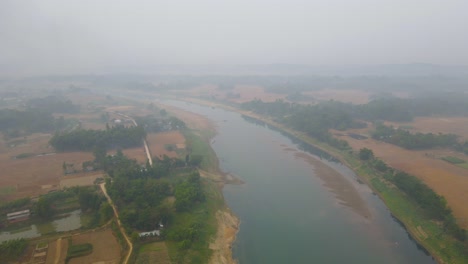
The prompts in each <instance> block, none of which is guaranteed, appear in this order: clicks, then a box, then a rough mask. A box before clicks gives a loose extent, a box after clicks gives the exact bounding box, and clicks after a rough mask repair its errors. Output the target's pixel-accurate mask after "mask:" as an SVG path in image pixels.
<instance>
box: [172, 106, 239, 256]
mask: <svg viewBox="0 0 468 264" xmlns="http://www.w3.org/2000/svg"><path fill="white" fill-rule="evenodd" d="M164 108H165V109H167V111H168V112H170V113H172V114H174V115H175V116H177V118H179V119H181V120H182V121H184V122H185V123H186V124H187V125H188V127H190V128H191V129H193V132H194V133H196V136H194V135H190V134H186V135H185V136H186V137H187V141H189V142H190V143H191V144H192V146H191V147H192V149H193V151H194V153H196V152H198V154H202V155H203V157H204V160H203V161H202V168H201V169H199V172H200V176H201V177H202V178H204V179H205V180H206V182H207V183H208V184H210V185H215V187H216V189H217V192H218V193H217V194H216V195H214V194H213V195H211V196H212V197H211V199H217V200H218V199H219V202H215V203H214V204H217V206H216V210H215V218H216V232H215V235H214V236H213V238H212V239H211V241H210V244H209V248H210V250H211V251H212V254H211V257H210V260H209V263H212V264H235V263H237V261H236V260H235V259H233V257H232V245H233V243H234V241H235V239H236V235H237V232H238V230H239V225H240V220H239V218H237V217H236V216H235V215H234V214H233V213H232V212H231V211H230V210H229V208H228V207H227V206H226V204H225V201H224V197H223V195H222V189H223V187H224V185H225V184H242V181H241V180H240V179H238V178H237V177H235V176H233V175H230V174H227V173H224V172H222V171H221V170H220V168H219V160H218V158H217V157H216V153H215V152H214V151H213V149H211V146H210V142H211V140H212V138H213V137H214V136H215V135H216V126H215V124H213V123H212V122H211V121H210V120H208V119H206V118H205V117H203V116H201V115H197V114H195V113H191V112H188V111H184V110H182V109H179V108H176V107H172V106H167V105H164ZM209 189H211V188H209Z"/></svg>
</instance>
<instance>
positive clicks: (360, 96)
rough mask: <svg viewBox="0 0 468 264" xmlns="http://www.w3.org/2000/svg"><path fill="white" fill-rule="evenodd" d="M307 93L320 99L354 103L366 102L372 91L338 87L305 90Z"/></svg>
mask: <svg viewBox="0 0 468 264" xmlns="http://www.w3.org/2000/svg"><path fill="white" fill-rule="evenodd" d="M304 94H305V95H309V96H312V97H313V98H314V99H316V100H318V101H329V100H334V101H340V102H345V103H353V104H365V103H367V102H369V98H370V95H371V94H370V93H369V92H366V91H363V90H358V89H349V90H336V89H323V90H317V91H309V92H304Z"/></svg>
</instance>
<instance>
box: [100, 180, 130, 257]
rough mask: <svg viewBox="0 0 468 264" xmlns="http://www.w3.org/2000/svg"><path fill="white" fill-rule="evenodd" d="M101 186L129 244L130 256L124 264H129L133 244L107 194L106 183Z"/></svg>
mask: <svg viewBox="0 0 468 264" xmlns="http://www.w3.org/2000/svg"><path fill="white" fill-rule="evenodd" d="M99 186H100V187H101V190H102V192H103V193H104V196H106V198H107V201H108V202H109V204H110V205H111V206H112V209H114V214H115V217H116V218H117V224H118V225H119V229H120V232H121V233H122V235H123V236H124V238H125V240H126V241H127V244H128V254H127V256H126V257H125V260H124V262H123V263H124V264H127V263H128V260H129V259H130V256H131V255H132V251H133V244H132V242H131V241H130V239H129V238H128V236H127V233H125V230H124V228H123V226H122V223H121V222H120V218H119V213H118V212H117V208H116V207H115V205H114V203H113V202H112V199H111V198H110V197H109V195H108V194H107V190H106V185H105V183H101V184H99Z"/></svg>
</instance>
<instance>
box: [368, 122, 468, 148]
mask: <svg viewBox="0 0 468 264" xmlns="http://www.w3.org/2000/svg"><path fill="white" fill-rule="evenodd" d="M372 138H374V139H377V140H380V141H384V142H387V143H390V144H394V145H397V146H400V147H403V148H406V149H431V148H437V147H440V148H452V149H454V150H456V151H460V152H462V153H465V154H466V155H468V141H465V142H459V141H458V136H457V135H455V134H441V133H439V134H434V133H419V132H418V133H414V134H413V133H410V132H409V131H407V130H405V129H402V128H394V127H393V126H385V125H384V124H377V125H376V127H375V130H374V131H373V133H372Z"/></svg>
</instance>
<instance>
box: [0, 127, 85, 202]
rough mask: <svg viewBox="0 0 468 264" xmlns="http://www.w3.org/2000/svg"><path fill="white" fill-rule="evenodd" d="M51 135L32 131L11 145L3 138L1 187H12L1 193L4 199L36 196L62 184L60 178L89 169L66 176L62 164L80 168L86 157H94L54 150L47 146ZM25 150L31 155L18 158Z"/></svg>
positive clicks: (0, 163) (0, 143) (1, 145)
mask: <svg viewBox="0 0 468 264" xmlns="http://www.w3.org/2000/svg"><path fill="white" fill-rule="evenodd" d="M49 138H50V135H47V134H33V135H32V136H28V137H26V140H24V138H21V140H23V141H24V142H22V143H19V144H18V145H16V146H15V147H10V145H9V144H8V142H5V141H4V140H3V139H1V140H0V170H1V171H2V175H1V177H0V187H1V188H2V189H4V188H7V189H8V190H12V189H14V191H10V192H9V193H8V194H7V195H2V194H0V195H2V200H4V201H6V200H11V199H16V198H22V197H30V196H37V195H39V194H43V193H47V192H49V191H51V190H54V189H57V188H59V184H60V180H61V179H62V178H64V177H68V176H73V177H77V176H85V175H89V174H87V173H83V172H80V173H76V174H72V175H70V174H69V175H68V176H65V175H64V173H63V168H62V164H63V162H66V163H67V164H73V166H74V168H75V169H77V170H81V169H82V168H81V166H82V165H81V164H82V163H83V162H84V161H88V160H92V159H93V155H92V153H86V152H67V153H55V152H54V149H52V148H49V147H48V141H49ZM22 153H28V154H30V156H28V157H26V158H22V159H15V158H14V157H15V156H18V155H20V154H22Z"/></svg>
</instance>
